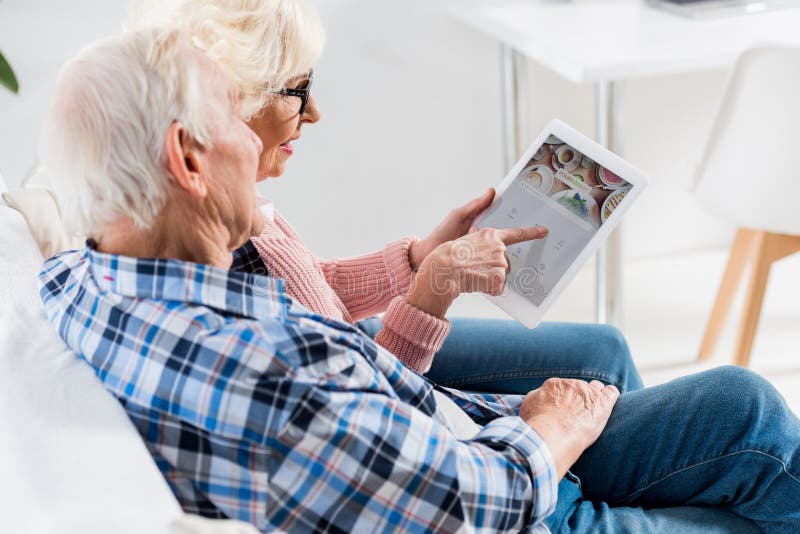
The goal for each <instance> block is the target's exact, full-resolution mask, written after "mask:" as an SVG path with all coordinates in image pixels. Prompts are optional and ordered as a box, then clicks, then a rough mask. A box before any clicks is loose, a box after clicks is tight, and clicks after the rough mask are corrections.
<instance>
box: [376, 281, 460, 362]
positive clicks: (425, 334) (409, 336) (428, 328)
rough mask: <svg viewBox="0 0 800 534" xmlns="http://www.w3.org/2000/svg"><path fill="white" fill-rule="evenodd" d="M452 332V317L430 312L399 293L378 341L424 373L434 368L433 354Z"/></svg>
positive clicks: (377, 336)
mask: <svg viewBox="0 0 800 534" xmlns="http://www.w3.org/2000/svg"><path fill="white" fill-rule="evenodd" d="M449 333H450V321H448V320H447V319H439V318H438V317H434V316H432V315H429V314H427V313H425V312H424V311H422V310H420V309H417V308H415V307H414V306H412V305H411V304H409V303H408V302H406V300H405V297H403V296H398V297H395V298H394V299H392V302H391V304H389V309H388V310H387V311H386V313H385V314H384V316H383V329H382V330H381V331H380V332H378V334H377V335H376V336H375V342H376V343H377V344H378V345H380V346H382V347H383V348H385V349H387V350H388V351H389V352H391V353H393V354H394V355H395V356H397V357H398V358H399V359H400V361H402V362H403V363H404V364H406V365H407V366H409V367H410V368H411V369H413V370H415V371H417V372H418V373H421V374H422V373H427V372H428V370H429V369H430V368H431V363H433V356H434V355H435V354H436V353H437V352H438V351H439V349H440V348H441V347H442V343H444V340H445V338H447V334H449Z"/></svg>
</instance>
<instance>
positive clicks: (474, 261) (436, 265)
mask: <svg viewBox="0 0 800 534" xmlns="http://www.w3.org/2000/svg"><path fill="white" fill-rule="evenodd" d="M546 235H547V229H546V228H543V227H541V226H530V227H526V228H502V229H494V228H484V229H482V230H478V229H477V228H472V229H471V230H470V231H469V233H468V234H467V235H465V236H462V237H460V238H458V239H456V240H455V241H448V242H446V243H443V244H441V245H439V246H438V247H436V250H434V251H433V252H431V253H430V254H429V255H428V257H427V258H425V261H423V262H422V265H420V268H419V272H418V273H417V276H416V277H415V278H414V282H413V285H412V287H411V290H410V291H409V293H408V295H406V302H408V303H409V304H411V305H412V306H414V307H416V308H417V309H420V310H422V311H424V312H426V313H429V314H431V315H433V316H436V317H444V314H445V312H446V311H447V309H448V308H449V307H450V304H452V302H453V300H455V298H456V297H457V296H458V295H460V294H461V293H474V292H482V293H487V294H489V295H499V294H500V293H501V292H502V291H503V287H504V286H505V283H506V275H507V274H508V270H509V264H508V257H507V256H506V247H507V245H512V244H514V243H521V242H523V241H530V240H533V239H541V238H543V237H545V236H546Z"/></svg>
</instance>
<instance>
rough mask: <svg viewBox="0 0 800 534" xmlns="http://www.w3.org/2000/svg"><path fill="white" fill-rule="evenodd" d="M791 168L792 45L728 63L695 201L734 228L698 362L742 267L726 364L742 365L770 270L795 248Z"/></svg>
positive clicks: (795, 122)
mask: <svg viewBox="0 0 800 534" xmlns="http://www.w3.org/2000/svg"><path fill="white" fill-rule="evenodd" d="M799 170H800V48H794V47H784V46H764V47H759V48H755V49H752V50H749V51H747V52H745V53H744V54H743V55H742V56H741V57H740V58H739V61H738V62H737V63H736V66H735V68H734V71H733V74H732V77H731V81H730V83H729V86H728V91H727V94H726V95H725V97H724V99H723V102H722V106H721V107H720V111H719V113H718V115H717V118H716V120H715V123H714V125H713V128H712V131H711V137H710V140H709V143H708V146H707V148H706V153H705V157H704V160H703V162H702V163H701V166H700V168H699V169H698V180H699V181H698V183H697V195H698V197H699V199H700V201H701V202H702V203H703V205H704V206H705V207H707V208H708V209H709V211H711V212H712V213H714V214H716V215H718V216H720V217H723V218H725V219H727V220H729V221H731V222H732V223H734V224H735V225H736V226H737V228H738V232H737V234H736V238H735V240H734V244H733V248H732V250H731V254H730V258H729V259H728V266H727V268H726V270H725V275H724V276H723V279H722V283H721V285H720V288H719V293H718V295H717V300H716V302H715V304H714V308H713V310H712V312H711V317H710V318H709V321H708V325H707V327H706V331H705V336H704V337H703V341H702V343H701V347H700V353H699V358H700V359H706V358H709V357H711V356H712V354H713V353H714V349H715V347H716V345H717V341H718V339H719V335H720V332H721V330H722V327H723V325H724V322H725V319H726V317H727V315H728V312H729V309H730V306H731V302H732V301H733V298H734V296H735V295H736V290H737V288H738V286H739V284H740V283H741V281H742V278H743V275H744V274H745V271H746V270H747V267H750V274H749V282H748V284H747V290H746V296H745V307H744V312H743V315H742V321H741V324H740V326H739V333H738V339H737V342H736V346H735V352H734V363H736V364H737V365H741V366H747V365H748V363H749V360H750V353H751V351H752V347H753V340H754V338H755V333H756V329H757V326H758V319H759V315H760V312H761V305H762V302H763V299H764V292H765V290H766V286H767V279H768V277H769V271H770V267H771V266H772V264H773V263H774V262H776V261H778V260H780V259H782V258H785V257H786V256H789V255H791V254H793V253H795V252H797V251H800V204H798V202H799V201H800V196H799V195H798V191H800V188H798V185H799V184H800V180H798V171H799ZM798 341H800V339H798Z"/></svg>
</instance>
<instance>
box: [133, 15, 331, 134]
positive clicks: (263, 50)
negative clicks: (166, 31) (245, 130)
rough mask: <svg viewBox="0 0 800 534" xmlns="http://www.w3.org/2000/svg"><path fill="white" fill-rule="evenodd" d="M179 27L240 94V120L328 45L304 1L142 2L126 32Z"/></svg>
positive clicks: (304, 69) (306, 67) (316, 17)
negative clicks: (215, 63) (144, 28)
mask: <svg viewBox="0 0 800 534" xmlns="http://www.w3.org/2000/svg"><path fill="white" fill-rule="evenodd" d="M153 26H174V27H180V28H181V29H182V30H183V31H184V32H185V33H187V34H188V35H189V36H191V39H192V43H193V44H194V45H195V46H196V47H198V48H199V49H201V50H203V51H204V52H206V54H207V55H208V57H210V58H211V59H213V60H214V61H216V62H217V64H219V65H220V67H222V69H223V70H224V71H225V73H226V74H227V75H228V76H229V77H230V79H231V80H232V81H233V82H234V83H235V84H237V85H238V86H239V89H240V91H241V114H242V116H243V118H245V119H248V118H250V117H251V116H253V115H255V114H257V113H258V112H259V111H260V110H261V109H262V108H263V107H264V106H265V105H266V104H267V101H268V100H269V99H270V98H271V97H272V92H273V91H274V90H276V89H280V88H283V87H284V86H285V85H286V82H287V81H288V80H290V79H291V78H294V77H297V76H301V75H303V74H306V73H307V72H308V70H309V69H310V68H311V67H312V65H313V64H314V63H315V62H316V61H317V59H319V56H320V54H321V53H322V47H323V43H324V40H325V35H324V31H323V28H322V21H321V19H320V17H319V14H318V13H317V12H316V10H314V9H313V8H312V7H311V6H310V5H309V4H308V3H307V2H306V1H304V0H138V2H137V3H136V4H134V6H133V8H132V10H131V13H130V15H129V17H128V22H127V23H126V27H127V28H128V29H138V28H142V27H153Z"/></svg>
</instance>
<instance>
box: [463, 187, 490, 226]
mask: <svg viewBox="0 0 800 534" xmlns="http://www.w3.org/2000/svg"><path fill="white" fill-rule="evenodd" d="M492 200H494V188H493V187H490V188H489V189H488V190H487V191H486V192H485V193H484V194H482V195H481V196H479V197H478V198H474V199H472V200H470V201H469V202H468V203H467V212H468V215H469V217H471V218H473V219H474V218H475V217H477V216H478V214H479V213H480V212H482V211H483V210H485V209H486V208H488V207H489V206H491V204H492Z"/></svg>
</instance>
